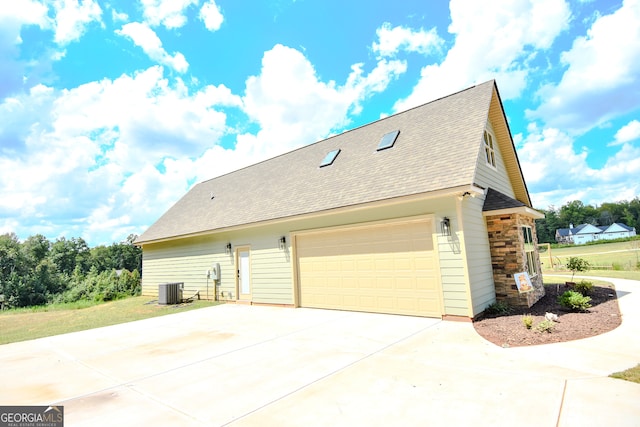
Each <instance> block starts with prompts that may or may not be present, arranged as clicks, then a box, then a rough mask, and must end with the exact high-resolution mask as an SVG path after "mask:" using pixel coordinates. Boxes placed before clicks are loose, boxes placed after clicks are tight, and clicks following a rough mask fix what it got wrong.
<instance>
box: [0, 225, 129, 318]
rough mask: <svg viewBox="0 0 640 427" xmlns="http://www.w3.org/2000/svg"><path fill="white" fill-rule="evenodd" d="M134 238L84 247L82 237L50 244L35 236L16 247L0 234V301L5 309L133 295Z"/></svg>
mask: <svg viewBox="0 0 640 427" xmlns="http://www.w3.org/2000/svg"><path fill="white" fill-rule="evenodd" d="M136 238H137V236H136V235H130V236H129V237H128V238H127V239H126V240H125V241H123V242H120V243H113V244H111V245H110V246H104V245H102V246H96V247H94V248H89V246H88V245H87V243H86V241H85V240H84V239H82V238H71V239H66V238H64V237H62V238H59V239H57V240H55V241H54V242H51V241H49V240H48V239H47V238H46V237H45V236H43V235H40V234H37V235H35V236H30V237H29V238H27V239H26V240H24V241H23V242H21V241H20V240H19V239H18V236H16V234H15V233H8V234H3V235H0V301H2V302H3V305H4V306H6V307H10V308H11V307H28V306H34V305H43V304H48V303H58V302H74V301H78V300H93V301H109V300H113V299H118V298H123V297H125V296H129V295H139V294H140V291H141V285H140V270H141V262H142V250H141V249H140V248H138V247H136V246H135V245H134V244H133V242H134V241H135V239H136Z"/></svg>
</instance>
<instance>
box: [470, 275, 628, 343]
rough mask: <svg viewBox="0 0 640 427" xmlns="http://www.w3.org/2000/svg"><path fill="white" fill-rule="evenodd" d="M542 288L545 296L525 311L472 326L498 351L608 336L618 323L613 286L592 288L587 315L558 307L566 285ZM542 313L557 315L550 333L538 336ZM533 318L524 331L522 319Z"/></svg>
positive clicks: (492, 318)
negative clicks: (558, 300) (601, 335)
mask: <svg viewBox="0 0 640 427" xmlns="http://www.w3.org/2000/svg"><path fill="white" fill-rule="evenodd" d="M557 288H558V286H557V285H555V284H552V285H547V286H545V292H546V295H545V296H544V297H542V298H541V299H540V300H539V301H538V302H537V303H535V304H534V305H533V307H530V308H528V309H519V308H518V309H515V308H514V309H512V311H511V312H510V313H509V314H508V315H503V316H489V315H486V316H484V317H482V318H480V319H478V320H475V321H474V322H473V326H474V327H475V329H476V331H477V332H478V334H480V335H481V336H482V337H484V338H485V339H486V340H488V341H490V342H492V343H494V344H496V345H498V346H501V347H519V346H527V345H537V344H548V343H554V342H564V341H571V340H577V339H581V338H588V337H592V336H595V335H600V334H603V333H605V332H609V331H611V330H612V329H615V328H616V327H618V326H619V325H620V323H621V316H620V309H619V308H618V299H617V296H616V291H615V288H614V287H613V285H602V284H600V285H599V286H594V287H593V289H592V291H591V294H590V295H589V296H590V297H591V308H590V309H589V311H587V312H582V313H574V312H570V311H567V309H565V308H564V307H562V306H561V305H560V304H558V302H557V299H558V295H559V294H560V295H561V294H562V293H564V292H565V291H567V290H569V288H568V287H567V286H566V285H565V284H561V285H559V289H558V290H559V292H558V291H557V290H556V289H557ZM545 313H554V314H557V315H558V321H557V323H555V325H554V328H553V331H552V332H540V331H538V330H537V329H536V326H537V325H538V324H539V323H540V322H542V321H543V320H545ZM527 314H530V315H531V316H533V327H532V328H531V329H527V328H526V327H525V326H524V324H523V322H522V317H523V316H524V315H527Z"/></svg>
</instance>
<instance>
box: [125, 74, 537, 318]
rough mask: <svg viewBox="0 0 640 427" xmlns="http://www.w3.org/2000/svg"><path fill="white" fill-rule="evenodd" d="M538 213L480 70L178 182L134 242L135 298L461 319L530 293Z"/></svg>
mask: <svg viewBox="0 0 640 427" xmlns="http://www.w3.org/2000/svg"><path fill="white" fill-rule="evenodd" d="M541 216H542V215H541V214H540V213H539V212H537V211H535V210H534V209H532V207H531V200H530V198H529V194H528V191H527V188H526V184H525V182H524V178H523V176H522V171H521V169H520V164H519V162H518V158H517V155H516V151H515V147H514V144H513V141H512V138H511V133H510V131H509V128H508V125H507V120H506V117H505V114H504V110H503V108H502V102H501V100H500V95H499V93H498V89H497V86H496V84H495V82H494V81H489V82H486V83H483V84H480V85H478V86H474V87H472V88H469V89H467V90H464V91H461V92H458V93H455V94H452V95H450V96H447V97H445V98H442V99H439V100H436V101H433V102H430V103H427V104H424V105H422V106H419V107H416V108H413V109H411V110H408V111H405V112H402V113H399V114H396V115H394V116H390V117H387V118H384V119H381V120H378V121H376V122H374V123H371V124H368V125H366V126H363V127H360V128H357V129H354V130H351V131H348V132H345V133H343V134H341V135H337V136H334V137H331V138H328V139H326V140H323V141H320V142H317V143H315V144H311V145H308V146H305V147H303V148H300V149H298V150H294V151H292V152H289V153H286V154H283V155H281V156H278V157H275V158H272V159H269V160H266V161H264V162H261V163H258V164H255V165H253V166H250V167H247V168H244V169H240V170H237V171H235V172H232V173H229V174H227V175H223V176H220V177H217V178H214V179H211V180H209V181H205V182H202V183H200V184H198V185H196V186H194V187H193V188H192V189H191V190H190V191H189V192H188V193H187V194H186V195H185V196H184V197H183V198H182V199H180V200H179V201H178V202H177V203H176V204H175V205H174V206H173V207H171V208H170V209H169V210H168V211H167V212H166V213H165V214H164V215H163V216H162V217H161V218H160V219H158V221H156V222H155V223H154V224H153V225H152V226H151V227H149V229H148V230H147V231H145V232H144V233H143V234H142V235H141V236H140V237H139V238H138V240H137V244H138V245H140V246H141V247H142V249H143V276H142V277H143V278H142V280H143V294H144V295H149V296H155V295H158V286H159V285H160V284H163V283H168V282H181V283H184V293H185V295H189V294H191V293H195V292H199V294H200V296H201V297H203V298H209V299H217V300H221V301H229V302H237V303H247V304H272V305H285V306H292V307H315V308H329V309H341V310H357V311H370V312H379V313H396V314H407V315H417V316H429V317H442V318H465V319H470V318H473V317H475V316H477V315H478V314H479V313H481V312H482V311H483V310H484V309H485V308H486V307H487V306H488V305H489V304H491V303H493V302H495V301H496V300H497V299H498V300H506V301H508V302H509V303H511V304H520V305H528V306H530V305H532V304H533V303H534V302H535V301H536V300H537V299H539V298H540V297H541V296H542V295H543V294H544V288H543V286H542V277H541V273H540V271H541V270H540V262H539V257H538V253H537V245H536V244H535V243H536V234H535V223H534V219H536V218H540V217H541ZM217 266H219V271H220V274H219V277H217V278H216V277H215V274H212V272H213V271H217ZM525 271H526V272H527V273H528V275H529V277H530V278H531V283H532V285H533V288H534V289H533V291H531V292H526V293H521V292H520V291H519V290H518V288H517V286H516V282H515V279H514V275H515V274H516V273H519V272H525Z"/></svg>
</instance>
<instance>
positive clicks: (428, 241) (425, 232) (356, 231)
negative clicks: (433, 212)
mask: <svg viewBox="0 0 640 427" xmlns="http://www.w3.org/2000/svg"><path fill="white" fill-rule="evenodd" d="M431 230H432V225H431V222H430V221H429V220H426V219H421V220H414V221H406V222H394V223H385V224H378V225H372V226H363V227H354V228H347V229H345V228H341V229H334V230H329V231H318V232H310V233H301V234H299V235H297V236H296V254H297V262H298V279H299V287H300V288H299V289H300V305H301V306H302V307H315V308H331V309H340V310H355V311H369V312H376V313H393V314H408V315H414V316H432V317H440V315H441V314H442V312H441V309H440V286H439V281H438V276H437V271H436V263H435V251H434V250H433V240H432V236H431Z"/></svg>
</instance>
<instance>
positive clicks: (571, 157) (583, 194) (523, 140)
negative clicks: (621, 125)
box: [514, 124, 640, 209]
mask: <svg viewBox="0 0 640 427" xmlns="http://www.w3.org/2000/svg"><path fill="white" fill-rule="evenodd" d="M527 132H528V133H527V136H526V137H523V135H522V134H518V135H516V136H515V137H514V141H515V142H516V145H517V146H518V157H519V159H520V164H521V167H522V172H523V174H524V177H525V180H526V182H527V185H528V187H529V192H530V193H531V198H532V201H533V205H534V206H535V207H537V208H541V209H546V208H548V207H549V206H551V205H555V206H561V205H563V204H565V203H566V202H568V201H571V200H582V201H583V202H584V203H586V204H598V203H602V202H603V201H618V200H625V199H627V200H630V199H632V198H634V197H636V196H637V195H638V194H639V192H640V182H638V180H637V178H636V177H637V176H639V175H640V148H635V147H633V146H631V145H630V144H624V145H623V146H622V147H621V149H620V150H619V151H618V152H616V153H612V155H611V157H609V158H608V159H607V161H606V164H605V165H604V166H603V167H602V168H600V169H594V168H592V167H590V166H589V165H588V163H587V156H588V154H589V152H588V150H587V149H586V148H580V149H578V150H576V147H575V141H574V139H573V137H571V136H570V135H569V134H567V133H565V132H561V131H559V130H557V129H554V128H545V129H540V128H538V127H537V126H536V125H535V124H530V125H529V128H528V130H527Z"/></svg>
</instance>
